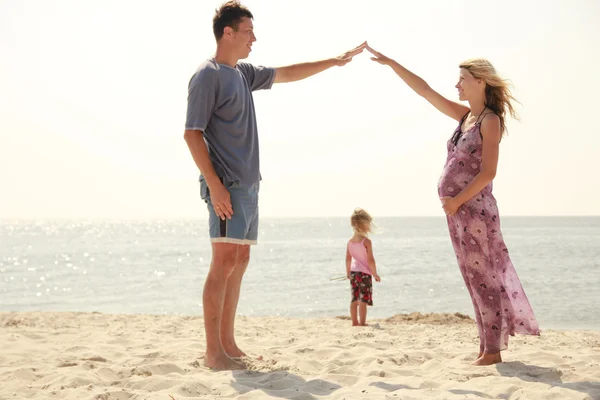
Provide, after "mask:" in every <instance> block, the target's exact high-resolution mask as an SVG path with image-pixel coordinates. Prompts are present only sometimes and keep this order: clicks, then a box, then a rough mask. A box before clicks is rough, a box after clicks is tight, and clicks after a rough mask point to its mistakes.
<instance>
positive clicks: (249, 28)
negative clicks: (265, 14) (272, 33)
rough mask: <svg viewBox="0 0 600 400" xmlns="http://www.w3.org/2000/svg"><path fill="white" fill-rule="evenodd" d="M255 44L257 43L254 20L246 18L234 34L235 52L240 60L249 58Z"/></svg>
mask: <svg viewBox="0 0 600 400" xmlns="http://www.w3.org/2000/svg"><path fill="white" fill-rule="evenodd" d="M254 42H256V36H254V25H253V24H252V19H250V18H247V17H244V18H243V19H242V21H241V22H240V23H239V24H238V30H237V31H233V32H232V45H233V50H234V51H235V53H236V54H237V56H238V57H239V59H240V60H241V59H244V58H247V57H248V55H249V54H250V52H251V51H252V43H254Z"/></svg>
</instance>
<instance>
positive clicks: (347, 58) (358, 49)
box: [333, 42, 367, 67]
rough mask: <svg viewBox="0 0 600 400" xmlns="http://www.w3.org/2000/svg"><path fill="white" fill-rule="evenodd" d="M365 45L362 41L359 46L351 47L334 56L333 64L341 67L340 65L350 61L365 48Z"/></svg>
mask: <svg viewBox="0 0 600 400" xmlns="http://www.w3.org/2000/svg"><path fill="white" fill-rule="evenodd" d="M366 46H367V42H363V43H361V44H360V45H359V46H357V47H355V48H353V49H352V50H349V51H347V52H345V53H344V54H342V55H341V56H338V57H335V58H334V59H333V60H334V62H335V65H337V66H338V67H342V66H344V65H346V64H348V63H349V62H350V61H352V57H354V56H355V55H357V54H360V53H362V51H363V50H364V49H365V48H366Z"/></svg>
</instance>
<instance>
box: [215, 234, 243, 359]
mask: <svg viewBox="0 0 600 400" xmlns="http://www.w3.org/2000/svg"><path fill="white" fill-rule="evenodd" d="M249 261H250V246H249V245H240V246H238V251H237V256H236V261H235V269H234V270H233V273H232V274H231V276H230V277H229V279H228V280H227V287H226V289H225V301H224V304H223V318H222V320H221V344H222V345H223V350H225V353H227V355H228V356H229V357H243V356H245V355H246V353H244V352H243V351H242V350H240V348H239V347H238V346H237V344H236V343H235V335H234V325H235V313H236V310H237V305H238V301H239V299H240V289H241V286H242V278H243V276H244V272H246V268H247V267H248V262H249Z"/></svg>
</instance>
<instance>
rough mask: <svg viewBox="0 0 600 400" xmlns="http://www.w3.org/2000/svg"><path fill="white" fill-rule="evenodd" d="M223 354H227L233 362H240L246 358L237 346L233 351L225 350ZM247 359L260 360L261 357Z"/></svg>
mask: <svg viewBox="0 0 600 400" xmlns="http://www.w3.org/2000/svg"><path fill="white" fill-rule="evenodd" d="M225 353H227V355H228V356H229V357H230V358H232V359H234V360H241V359H242V358H244V357H248V355H247V354H246V353H244V352H243V351H242V350H240V348H239V347H237V346H236V347H235V348H233V349H229V350H227V349H226V350H225ZM249 358H254V359H256V360H262V359H263V356H258V357H249Z"/></svg>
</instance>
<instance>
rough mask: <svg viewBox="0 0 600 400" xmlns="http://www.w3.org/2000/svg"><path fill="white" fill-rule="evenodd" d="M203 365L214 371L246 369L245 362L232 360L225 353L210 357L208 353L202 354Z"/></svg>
mask: <svg viewBox="0 0 600 400" xmlns="http://www.w3.org/2000/svg"><path fill="white" fill-rule="evenodd" d="M204 366H205V367H208V368H210V369H212V370H214V371H231V370H239V369H246V364H244V363H243V362H241V361H238V360H234V359H232V358H230V357H228V356H227V354H224V353H223V354H222V355H220V356H217V357H211V356H208V355H205V356H204Z"/></svg>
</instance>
